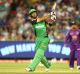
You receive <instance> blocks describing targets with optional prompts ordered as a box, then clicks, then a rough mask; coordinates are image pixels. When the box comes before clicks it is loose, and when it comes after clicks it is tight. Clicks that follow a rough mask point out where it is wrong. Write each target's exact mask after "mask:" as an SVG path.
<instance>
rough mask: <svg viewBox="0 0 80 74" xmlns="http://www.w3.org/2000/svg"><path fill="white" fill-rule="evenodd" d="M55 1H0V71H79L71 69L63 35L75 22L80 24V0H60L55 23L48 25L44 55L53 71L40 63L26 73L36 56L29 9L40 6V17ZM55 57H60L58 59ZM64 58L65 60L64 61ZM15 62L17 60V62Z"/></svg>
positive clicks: (7, 73)
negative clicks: (46, 69) (46, 46)
mask: <svg viewBox="0 0 80 74" xmlns="http://www.w3.org/2000/svg"><path fill="white" fill-rule="evenodd" d="M55 1H56V0H0V74H60V73H61V74H65V73H66V74H79V73H80V71H78V70H77V69H76V66H75V69H74V70H73V71H71V70H69V66H68V61H66V60H65V59H67V60H69V54H70V49H69V47H66V48H65V47H63V45H64V38H65V35H66V33H67V31H68V30H69V29H70V27H71V25H72V23H74V22H75V23H76V24H77V25H78V26H79V27H80V0H57V1H58V4H57V7H56V12H57V20H56V23H55V22H54V23H52V24H50V20H46V21H47V22H48V23H49V25H48V36H49V38H50V44H49V48H48V50H47V51H46V53H45V55H46V57H47V58H49V59H50V61H51V62H52V67H51V68H50V72H44V67H43V66H38V68H37V70H36V71H35V72H34V73H26V71H25V70H24V68H26V67H27V66H28V64H29V63H30V62H31V60H29V59H32V58H33V56H34V53H35V52H34V50H35V49H34V47H35V34H34V31H33V28H32V24H31V22H30V21H29V20H28V18H29V17H28V11H29V9H30V8H33V7H34V8H37V10H38V13H39V17H42V16H44V15H47V14H48V13H49V12H50V10H51V9H52V5H53V4H54V2H55ZM56 59H58V60H59V61H58V60H57V61H56ZM63 59H64V60H63ZM15 62H16V63H15Z"/></svg>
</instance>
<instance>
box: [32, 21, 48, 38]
mask: <svg viewBox="0 0 80 74" xmlns="http://www.w3.org/2000/svg"><path fill="white" fill-rule="evenodd" d="M33 27H34V31H35V34H36V37H47V30H46V22H45V21H40V22H35V23H33Z"/></svg>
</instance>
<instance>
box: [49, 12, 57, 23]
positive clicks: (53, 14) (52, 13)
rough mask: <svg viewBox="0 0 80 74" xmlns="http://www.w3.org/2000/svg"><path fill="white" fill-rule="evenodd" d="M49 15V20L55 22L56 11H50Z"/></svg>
mask: <svg viewBox="0 0 80 74" xmlns="http://www.w3.org/2000/svg"><path fill="white" fill-rule="evenodd" d="M50 14H51V19H52V20H54V21H55V20H56V11H52V12H51V13H50Z"/></svg>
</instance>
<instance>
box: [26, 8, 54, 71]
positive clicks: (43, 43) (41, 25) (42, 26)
mask: <svg viewBox="0 0 80 74" xmlns="http://www.w3.org/2000/svg"><path fill="white" fill-rule="evenodd" d="M29 15H30V17H31V22H32V25H33V28H34V31H35V36H36V47H35V50H36V54H35V56H34V59H33V61H32V63H31V64H30V65H29V66H28V67H27V68H26V70H27V71H35V69H36V67H37V65H38V64H39V63H40V62H41V63H42V64H43V65H44V66H45V67H46V68H47V69H48V68H50V66H51V64H50V63H49V62H48V60H47V59H46V57H45V56H44V53H45V51H46V49H47V48H48V44H49V38H48V34H47V26H46V25H47V24H46V22H45V20H47V19H49V18H51V16H55V14H54V12H53V14H51V15H47V16H43V17H41V18H39V17H38V14H37V11H36V9H31V10H30V11H29ZM54 19H55V17H54Z"/></svg>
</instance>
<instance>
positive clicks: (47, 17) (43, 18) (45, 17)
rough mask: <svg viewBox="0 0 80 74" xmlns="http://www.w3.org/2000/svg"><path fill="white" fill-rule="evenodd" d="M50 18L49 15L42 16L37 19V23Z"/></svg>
mask: <svg viewBox="0 0 80 74" xmlns="http://www.w3.org/2000/svg"><path fill="white" fill-rule="evenodd" d="M49 18H50V15H47V16H43V17H41V18H37V21H38V22H39V21H44V20H47V19H49Z"/></svg>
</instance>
